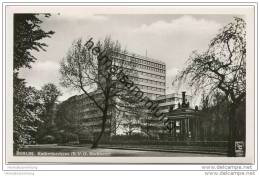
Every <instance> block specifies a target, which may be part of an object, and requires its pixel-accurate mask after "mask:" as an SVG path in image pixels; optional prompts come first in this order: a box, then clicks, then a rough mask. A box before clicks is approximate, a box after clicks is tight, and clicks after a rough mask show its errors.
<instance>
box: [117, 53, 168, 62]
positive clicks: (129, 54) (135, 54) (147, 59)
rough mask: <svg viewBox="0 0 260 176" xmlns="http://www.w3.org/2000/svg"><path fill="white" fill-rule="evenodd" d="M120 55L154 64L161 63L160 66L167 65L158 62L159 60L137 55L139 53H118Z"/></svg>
mask: <svg viewBox="0 0 260 176" xmlns="http://www.w3.org/2000/svg"><path fill="white" fill-rule="evenodd" d="M118 53H120V54H124V55H126V56H130V57H135V58H139V59H142V60H146V61H152V62H156V63H160V64H163V65H166V63H165V62H163V61H161V60H158V59H153V58H150V57H147V56H142V55H140V54H137V53H133V52H128V51H127V52H118Z"/></svg>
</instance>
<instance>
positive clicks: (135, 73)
mask: <svg viewBox="0 0 260 176" xmlns="http://www.w3.org/2000/svg"><path fill="white" fill-rule="evenodd" d="M124 69H125V73H126V74H127V75H128V74H129V75H131V74H134V75H143V76H147V77H151V78H157V79H162V80H165V76H160V75H155V74H152V73H147V72H143V71H137V70H131V69H127V68H124Z"/></svg>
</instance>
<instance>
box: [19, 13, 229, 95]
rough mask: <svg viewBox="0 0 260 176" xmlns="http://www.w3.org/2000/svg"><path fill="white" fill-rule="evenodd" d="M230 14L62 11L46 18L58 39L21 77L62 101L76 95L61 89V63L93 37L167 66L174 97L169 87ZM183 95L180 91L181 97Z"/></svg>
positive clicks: (45, 25) (53, 39)
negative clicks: (55, 91)
mask: <svg viewBox="0 0 260 176" xmlns="http://www.w3.org/2000/svg"><path fill="white" fill-rule="evenodd" d="M232 18H233V17H232V16H231V15H189V14H187V15H176V14H173V15H171V14H167V15H162V14H135V15H130V14H129V15H119V14H117V15H111V14H109V15H106V14H92V15H91V14H85V13H83V12H80V11H73V12H70V11H61V12H60V13H59V14H53V15H52V16H51V17H50V18H48V19H43V21H44V22H43V24H42V28H43V29H45V30H53V31H55V34H54V35H53V36H52V37H51V38H49V39H45V40H44V41H45V42H46V43H47V44H48V45H49V46H48V48H47V51H46V52H44V51H41V52H39V53H34V55H35V56H36V57H37V61H36V62H35V63H33V64H32V69H30V70H29V69H22V70H21V72H20V77H22V78H25V79H26V81H27V82H28V85H32V86H35V87H36V88H39V89H40V88H41V86H43V85H44V84H46V83H49V82H51V83H54V84H56V85H57V86H59V87H60V88H61V90H62V91H63V96H62V97H60V99H59V100H65V99H66V98H68V97H70V96H72V95H74V94H75V92H72V91H71V90H67V89H64V88H62V87H61V86H60V84H59V78H60V74H59V62H60V61H61V59H62V58H63V57H65V55H66V53H67V51H68V49H69V48H70V46H71V44H72V42H73V40H75V39H77V38H80V37H82V38H83V39H88V37H90V36H91V37H93V39H94V42H95V41H97V40H99V39H103V38H104V37H105V36H107V35H110V36H111V37H112V39H114V40H118V41H119V42H120V43H121V44H122V46H123V47H124V48H127V50H128V51H131V52H134V53H137V54H141V55H145V53H146V50H147V56H148V57H151V58H154V59H158V60H161V61H163V62H165V63H166V69H167V71H166V72H167V92H168V93H173V92H176V91H177V90H176V89H173V88H172V86H171V82H172V79H173V77H174V75H175V74H176V73H177V71H178V70H180V69H182V68H183V66H184V65H185V61H186V60H187V58H188V56H189V55H190V53H191V52H192V51H193V50H199V51H202V50H205V48H206V47H207V45H208V43H209V41H210V40H211V39H212V38H213V37H214V36H215V35H216V34H217V32H218V31H219V29H220V28H222V27H223V26H225V25H226V24H228V23H229V22H231V21H232ZM181 91H182V90H179V92H181Z"/></svg>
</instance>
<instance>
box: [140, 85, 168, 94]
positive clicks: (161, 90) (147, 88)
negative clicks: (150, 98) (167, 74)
mask: <svg viewBox="0 0 260 176" xmlns="http://www.w3.org/2000/svg"><path fill="white" fill-rule="evenodd" d="M137 86H138V87H139V88H140V89H144V90H153V91H157V92H165V89H161V88H157V87H150V86H144V85H137Z"/></svg>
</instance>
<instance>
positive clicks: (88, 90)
mask: <svg viewBox="0 0 260 176" xmlns="http://www.w3.org/2000/svg"><path fill="white" fill-rule="evenodd" d="M90 43H91V42H89V41H88V42H86V43H83V41H82V40H81V39H79V40H77V41H75V42H74V43H73V45H72V47H71V49H70V51H69V52H68V54H67V56H66V58H64V59H63V61H62V62H61V67H60V72H61V75H62V78H61V80H62V85H63V86H65V87H70V88H74V89H77V90H81V91H82V92H83V93H84V94H85V95H86V96H87V97H88V98H89V99H90V100H91V101H92V102H93V103H94V105H95V107H96V108H97V109H98V110H99V111H101V113H102V118H101V122H102V123H101V127H100V133H99V134H98V135H97V137H95V139H94V141H93V145H92V148H96V147H97V146H98V143H99V141H100V139H101V137H102V135H103V133H104V131H105V128H106V125H107V121H108V119H110V118H111V112H112V111H113V109H116V110H118V111H120V110H121V109H120V106H121V105H122V106H124V103H118V102H125V101H126V97H127V95H128V89H127V88H126V87H125V85H122V84H121V83H120V81H119V80H118V78H117V77H116V74H114V73H112V72H110V71H108V69H110V68H112V66H114V68H115V67H117V68H120V69H118V70H121V71H122V72H124V73H125V74H126V75H128V72H132V70H133V69H132V68H133V67H134V64H130V65H129V69H124V68H125V67H123V65H126V63H125V62H124V61H125V60H126V59H125V58H122V57H125V56H124V55H120V52H123V51H121V47H120V44H119V43H118V42H114V41H112V40H111V39H110V38H108V37H107V38H106V39H105V40H104V41H102V42H101V41H99V42H97V45H96V46H97V47H95V49H94V47H93V48H92V49H91V47H90V46H91V45H90ZM115 58H121V62H117V65H116V62H114V61H115V60H114V59H115ZM113 60H114V61H113ZM112 61H113V62H112ZM93 91H96V93H100V94H101V97H102V101H100V99H98V98H97V97H96V96H95V94H92V93H93ZM123 108H124V107H123Z"/></svg>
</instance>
